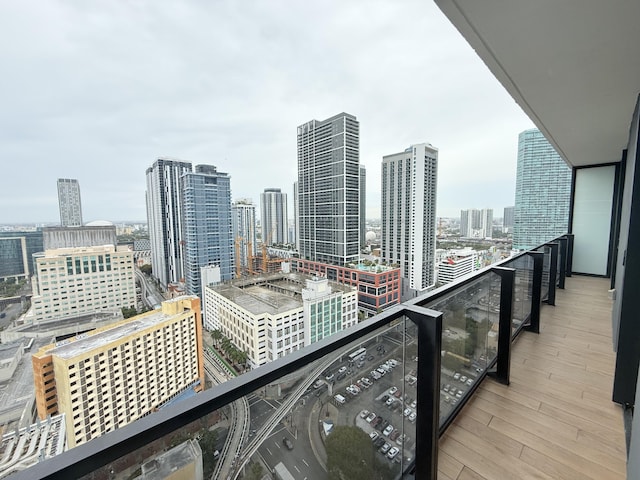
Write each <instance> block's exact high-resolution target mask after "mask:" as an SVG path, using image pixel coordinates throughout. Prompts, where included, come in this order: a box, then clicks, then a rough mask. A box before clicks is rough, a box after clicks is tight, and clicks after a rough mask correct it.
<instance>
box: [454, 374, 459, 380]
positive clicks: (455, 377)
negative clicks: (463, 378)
mask: <svg viewBox="0 0 640 480" xmlns="http://www.w3.org/2000/svg"><path fill="white" fill-rule="evenodd" d="M453 379H454V380H459V379H460V374H459V373H458V372H455V373H454V374H453Z"/></svg>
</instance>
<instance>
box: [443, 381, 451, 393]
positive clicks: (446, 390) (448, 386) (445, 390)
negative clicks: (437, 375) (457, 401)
mask: <svg viewBox="0 0 640 480" xmlns="http://www.w3.org/2000/svg"><path fill="white" fill-rule="evenodd" d="M443 390H444V393H449V390H451V385H449V384H448V383H447V384H446V385H445V386H444V389H443Z"/></svg>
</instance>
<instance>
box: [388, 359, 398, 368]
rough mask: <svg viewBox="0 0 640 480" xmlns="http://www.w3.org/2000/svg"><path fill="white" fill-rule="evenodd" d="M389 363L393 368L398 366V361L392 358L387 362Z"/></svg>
mask: <svg viewBox="0 0 640 480" xmlns="http://www.w3.org/2000/svg"><path fill="white" fill-rule="evenodd" d="M387 362H388V363H390V364H391V366H392V367H395V366H397V365H398V361H397V360H396V359H395V358H390V359H389V360H387Z"/></svg>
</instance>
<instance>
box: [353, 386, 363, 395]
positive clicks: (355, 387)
mask: <svg viewBox="0 0 640 480" xmlns="http://www.w3.org/2000/svg"><path fill="white" fill-rule="evenodd" d="M351 388H352V389H353V390H355V391H356V395H357V394H358V393H360V391H361V390H360V387H358V386H357V385H354V384H353V383H352V384H351Z"/></svg>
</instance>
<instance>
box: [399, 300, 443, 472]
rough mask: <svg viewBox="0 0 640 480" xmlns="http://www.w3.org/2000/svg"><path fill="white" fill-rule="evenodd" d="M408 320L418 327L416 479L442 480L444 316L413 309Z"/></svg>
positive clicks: (409, 308)
mask: <svg viewBox="0 0 640 480" xmlns="http://www.w3.org/2000/svg"><path fill="white" fill-rule="evenodd" d="M405 313H406V315H407V317H408V318H409V319H410V320H411V321H413V323H415V324H416V325H417V327H418V368H417V370H418V371H417V372H416V376H417V377H418V389H417V392H416V393H417V399H416V401H417V407H418V408H417V409H416V411H417V418H416V463H415V478H419V479H421V480H422V479H425V480H436V479H437V478H438V440H439V438H440V435H439V434H440V372H441V363H442V356H441V352H442V313H441V312H436V311H435V310H430V309H427V308H423V307H416V306H411V307H408V308H407V310H406V312H405Z"/></svg>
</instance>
